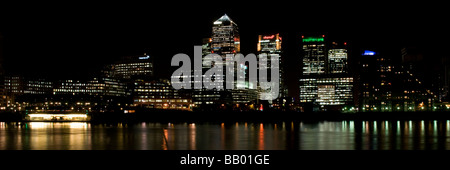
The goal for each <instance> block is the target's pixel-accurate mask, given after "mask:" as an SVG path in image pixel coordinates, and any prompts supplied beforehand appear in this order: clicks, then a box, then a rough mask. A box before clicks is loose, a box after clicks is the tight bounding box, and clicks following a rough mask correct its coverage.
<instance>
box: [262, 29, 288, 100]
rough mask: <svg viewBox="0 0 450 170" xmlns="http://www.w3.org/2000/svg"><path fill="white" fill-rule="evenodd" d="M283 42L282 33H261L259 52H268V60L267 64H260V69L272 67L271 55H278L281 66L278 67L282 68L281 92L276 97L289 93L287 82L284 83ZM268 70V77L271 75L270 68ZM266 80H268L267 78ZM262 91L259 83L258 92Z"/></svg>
mask: <svg viewBox="0 0 450 170" xmlns="http://www.w3.org/2000/svg"><path fill="white" fill-rule="evenodd" d="M281 43H282V38H281V37H280V34H272V35H259V36H258V45H257V51H258V54H267V58H266V60H267V61H268V62H267V65H260V66H259V68H258V69H261V68H266V69H270V68H271V63H270V62H269V61H270V59H271V57H273V56H276V57H278V58H279V68H278V69H279V70H280V74H279V76H280V77H279V93H278V96H275V98H277V97H284V96H286V94H287V88H285V84H284V69H283V58H282V57H281V52H282V49H281ZM258 57H260V56H259V55H258ZM261 59H262V58H258V61H259V60H261ZM267 72H268V76H267V77H270V71H269V70H268V71H267ZM265 82H267V80H266V81H265ZM260 92H261V90H260V88H259V85H258V94H259V93H260ZM258 98H259V97H258Z"/></svg>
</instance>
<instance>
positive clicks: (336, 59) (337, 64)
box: [327, 49, 348, 74]
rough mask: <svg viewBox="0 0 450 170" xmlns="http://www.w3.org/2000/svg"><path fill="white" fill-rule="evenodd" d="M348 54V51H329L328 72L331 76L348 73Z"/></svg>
mask: <svg viewBox="0 0 450 170" xmlns="http://www.w3.org/2000/svg"><path fill="white" fill-rule="evenodd" d="M347 60H348V53H347V49H330V50H328V63H327V64H328V70H327V72H328V73H330V74H345V73H348V61H347Z"/></svg>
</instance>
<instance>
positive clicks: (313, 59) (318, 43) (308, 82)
mask: <svg viewBox="0 0 450 170" xmlns="http://www.w3.org/2000/svg"><path fill="white" fill-rule="evenodd" d="M326 53H327V51H326V44H325V35H322V36H310V37H305V36H302V61H303V62H302V66H303V67H302V76H301V78H300V82H299V83H300V98H299V99H300V103H310V104H314V103H315V102H316V99H317V98H318V96H317V95H318V84H317V78H319V76H320V75H323V74H325V73H326V70H325V69H326V66H325V63H326Z"/></svg>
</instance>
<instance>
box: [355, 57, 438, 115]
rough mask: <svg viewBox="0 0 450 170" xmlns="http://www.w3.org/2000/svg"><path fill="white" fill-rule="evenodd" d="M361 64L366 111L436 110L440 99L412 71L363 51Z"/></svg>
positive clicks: (361, 85) (361, 102) (363, 100)
mask: <svg viewBox="0 0 450 170" xmlns="http://www.w3.org/2000/svg"><path fill="white" fill-rule="evenodd" d="M359 65H360V67H361V68H360V69H361V70H360V71H359V73H360V75H359V82H360V83H359V86H360V87H359V91H360V92H359V95H360V100H361V101H360V106H359V107H360V110H361V111H362V112H370V111H372V112H392V111H425V110H429V111H431V110H435V108H434V106H433V104H434V102H435V98H437V96H436V95H435V94H434V93H433V92H432V91H431V90H429V89H427V88H426V86H424V84H423V83H422V80H420V78H419V76H417V75H415V74H414V73H413V72H411V71H410V69H408V68H405V67H404V66H403V65H400V64H395V63H394V62H393V61H392V60H391V59H390V58H388V57H386V56H384V55H381V54H380V53H379V52H376V51H369V50H365V51H364V52H363V54H362V56H361V57H360V63H359Z"/></svg>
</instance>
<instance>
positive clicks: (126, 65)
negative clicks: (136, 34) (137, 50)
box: [103, 53, 153, 80]
mask: <svg viewBox="0 0 450 170" xmlns="http://www.w3.org/2000/svg"><path fill="white" fill-rule="evenodd" d="M103 72H104V73H105V74H107V77H111V76H112V77H115V78H118V79H125V80H130V79H137V78H149V77H152V76H153V58H152V57H151V56H150V55H148V54H147V53H144V55H136V56H125V57H122V60H120V61H118V62H116V63H115V64H112V65H111V66H110V68H109V69H106V70H104V71H103Z"/></svg>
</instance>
